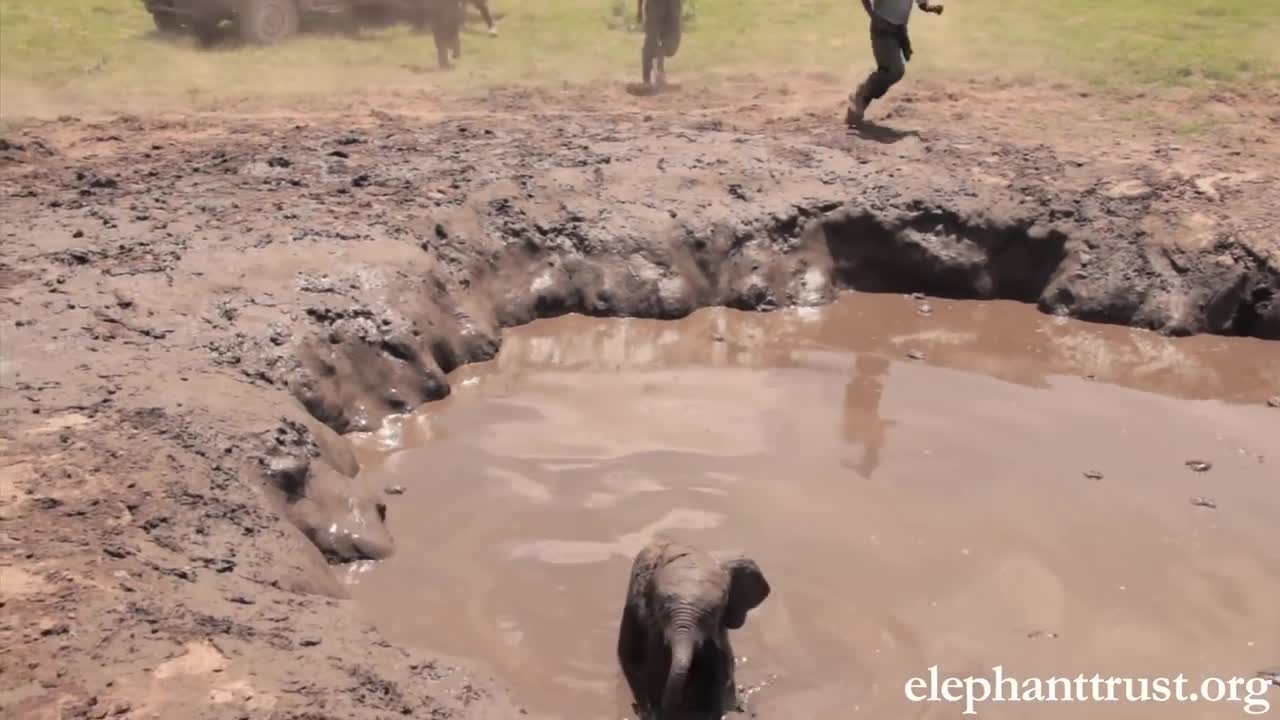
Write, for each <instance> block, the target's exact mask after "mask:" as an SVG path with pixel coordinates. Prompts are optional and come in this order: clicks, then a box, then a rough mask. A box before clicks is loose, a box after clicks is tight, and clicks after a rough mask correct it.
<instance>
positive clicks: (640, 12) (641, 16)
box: [636, 0, 644, 25]
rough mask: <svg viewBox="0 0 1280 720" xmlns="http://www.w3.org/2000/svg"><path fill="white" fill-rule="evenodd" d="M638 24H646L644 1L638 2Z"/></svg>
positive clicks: (638, 0)
mask: <svg viewBox="0 0 1280 720" xmlns="http://www.w3.org/2000/svg"><path fill="white" fill-rule="evenodd" d="M636 24H637V25H643V24H644V0H636Z"/></svg>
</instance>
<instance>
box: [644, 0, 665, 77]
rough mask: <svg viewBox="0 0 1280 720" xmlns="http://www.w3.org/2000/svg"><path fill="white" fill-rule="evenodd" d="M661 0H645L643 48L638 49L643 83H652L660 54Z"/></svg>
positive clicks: (659, 61) (659, 60)
mask: <svg viewBox="0 0 1280 720" xmlns="http://www.w3.org/2000/svg"><path fill="white" fill-rule="evenodd" d="M661 5H662V0H645V8H644V48H643V49H642V50H641V51H640V62H641V67H642V70H641V76H642V77H643V79H644V84H645V85H651V84H652V83H653V66H654V63H655V62H657V63H661V62H662V61H661V59H660V58H661V56H662V16H661V12H662V10H661V8H660V6H661Z"/></svg>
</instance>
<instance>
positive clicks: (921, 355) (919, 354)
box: [907, 350, 925, 360]
mask: <svg viewBox="0 0 1280 720" xmlns="http://www.w3.org/2000/svg"><path fill="white" fill-rule="evenodd" d="M907 357H909V358H911V359H912V360H923V359H924V357H925V355H924V353H922V352H920V351H919V350H912V351H911V352H909V353H907Z"/></svg>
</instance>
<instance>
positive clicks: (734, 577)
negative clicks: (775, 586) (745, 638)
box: [723, 557, 769, 630]
mask: <svg viewBox="0 0 1280 720" xmlns="http://www.w3.org/2000/svg"><path fill="white" fill-rule="evenodd" d="M723 565H724V569H725V570H726V571H727V572H728V573H729V598H728V600H727V601H726V602H725V608H724V626H725V627H727V628H729V629H730V630H737V629H738V628H741V627H742V626H743V625H744V624H745V623H746V622H747V613H748V612H749V611H750V610H752V609H753V608H755V607H756V606H758V605H759V604H760V603H762V602H764V599H765V598H767V597H769V581H768V580H765V579H764V573H762V572H760V566H759V565H757V564H756V561H755V560H752V559H750V558H741V557H740V558H735V559H733V560H729V561H726V562H724V563H723Z"/></svg>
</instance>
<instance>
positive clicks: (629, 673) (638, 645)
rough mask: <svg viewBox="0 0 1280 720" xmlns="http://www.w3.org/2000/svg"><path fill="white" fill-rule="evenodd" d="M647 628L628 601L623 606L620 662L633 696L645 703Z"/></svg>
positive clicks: (619, 647) (619, 643) (619, 635)
mask: <svg viewBox="0 0 1280 720" xmlns="http://www.w3.org/2000/svg"><path fill="white" fill-rule="evenodd" d="M644 633H645V629H644V624H643V623H641V622H640V618H639V617H637V616H636V611H635V610H634V609H633V608H632V607H631V603H627V604H626V605H624V606H623V608H622V623H621V625H620V627H619V629H618V664H619V665H621V666H622V675H623V677H625V678H626V679H627V687H629V688H631V696H632V697H634V698H635V700H636V702H637V703H639V704H640V705H643V704H644V702H645V697H644V693H645V687H644V681H643V673H644V666H645V634H644Z"/></svg>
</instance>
